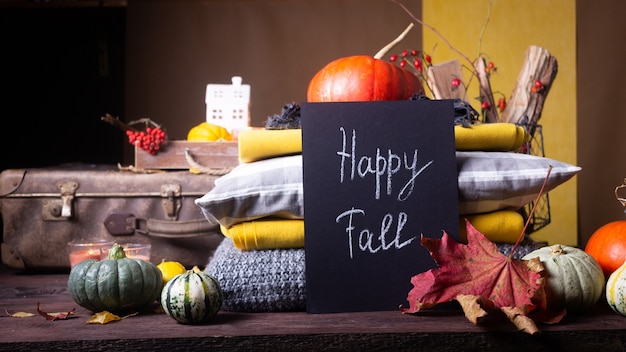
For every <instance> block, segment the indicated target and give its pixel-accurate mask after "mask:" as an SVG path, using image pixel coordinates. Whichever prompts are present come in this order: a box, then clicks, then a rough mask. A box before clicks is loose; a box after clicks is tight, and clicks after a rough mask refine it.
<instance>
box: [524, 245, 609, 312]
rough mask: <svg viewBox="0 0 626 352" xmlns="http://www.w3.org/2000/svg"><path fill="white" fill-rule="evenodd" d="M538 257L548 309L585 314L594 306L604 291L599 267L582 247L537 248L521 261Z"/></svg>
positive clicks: (555, 246) (557, 246)
mask: <svg viewBox="0 0 626 352" xmlns="http://www.w3.org/2000/svg"><path fill="white" fill-rule="evenodd" d="M535 257H539V260H541V263H542V264H543V266H544V267H545V269H546V286H545V288H546V298H547V304H548V308H550V309H552V310H560V309H563V308H565V309H567V312H568V313H569V312H577V311H584V310H587V309H590V308H591V307H593V306H594V305H595V304H596V303H597V302H598V300H599V299H600V297H601V296H602V292H603V290H604V283H605V281H604V273H603V272H602V268H601V267H600V264H598V262H597V261H596V260H595V259H593V257H592V256H591V255H589V254H587V253H585V251H583V250H582V249H580V248H576V247H571V246H565V245H560V244H555V245H552V246H545V247H542V248H539V249H536V250H534V251H532V252H530V253H528V254H527V255H525V256H524V257H523V258H522V259H524V260H529V259H531V258H535Z"/></svg>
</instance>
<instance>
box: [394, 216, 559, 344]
mask: <svg viewBox="0 0 626 352" xmlns="http://www.w3.org/2000/svg"><path fill="white" fill-rule="evenodd" d="M466 224H467V241H468V244H467V245H464V244H461V243H458V242H456V241H455V240H454V239H453V238H451V237H450V236H448V234H447V233H445V232H444V234H443V237H442V238H441V239H433V238H427V237H424V236H422V238H421V243H422V245H423V246H424V247H426V248H427V249H428V251H429V252H430V255H431V256H432V257H433V259H434V260H435V262H436V263H437V264H438V265H439V267H438V268H436V269H431V270H428V271H426V272H424V273H420V274H417V275H415V276H413V277H412V278H411V283H412V284H413V286H414V287H413V289H411V291H410V292H409V294H408V298H407V300H408V301H409V308H408V309H407V308H400V309H401V311H402V312H403V313H416V312H418V311H420V310H421V309H424V308H430V307H433V306H435V305H437V304H439V303H444V302H450V301H452V300H457V301H459V303H461V307H462V308H463V310H464V312H465V315H466V317H467V318H468V319H469V320H470V321H472V322H473V323H475V324H476V323H477V322H478V319H479V318H480V317H482V316H484V315H486V314H487V313H486V312H485V310H484V309H498V310H500V311H502V312H504V313H505V315H506V316H507V317H508V318H509V320H511V321H512V322H513V323H514V324H515V325H516V326H517V327H518V328H520V329H522V330H525V331H526V332H529V333H531V334H533V333H536V332H538V331H539V330H538V329H537V328H536V326H535V325H534V323H533V321H532V319H531V318H529V317H528V313H530V312H531V311H533V310H535V309H537V308H538V309H539V310H541V311H544V310H545V308H546V298H545V291H544V279H543V277H542V272H543V270H544V268H543V265H542V264H541V262H540V261H539V259H538V258H534V259H531V260H520V259H514V258H513V257H512V256H511V255H509V256H505V255H503V254H502V253H500V252H499V251H498V248H497V247H496V245H495V244H494V243H492V242H491V241H489V240H488V239H487V238H486V237H485V236H484V235H483V234H482V233H480V232H479V231H478V230H476V229H475V228H474V226H472V224H471V223H470V222H469V221H466ZM483 308H484V309H483ZM552 318H554V317H552ZM553 321H554V320H553Z"/></svg>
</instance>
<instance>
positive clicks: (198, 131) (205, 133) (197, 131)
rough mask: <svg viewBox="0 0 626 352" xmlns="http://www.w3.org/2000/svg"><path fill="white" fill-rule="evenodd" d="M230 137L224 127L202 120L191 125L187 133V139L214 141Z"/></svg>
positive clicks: (225, 139) (229, 138)
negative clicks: (197, 123)
mask: <svg viewBox="0 0 626 352" xmlns="http://www.w3.org/2000/svg"><path fill="white" fill-rule="evenodd" d="M232 139H233V137H232V135H231V134H230V133H229V132H228V130H227V129H226V128H224V127H222V126H219V125H215V124H212V123H208V122H202V123H200V124H199V125H196V126H194V127H192V128H191V129H190V130H189V132H188V133H187V140H188V141H200V142H214V141H230V140H232Z"/></svg>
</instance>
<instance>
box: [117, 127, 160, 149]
mask: <svg viewBox="0 0 626 352" xmlns="http://www.w3.org/2000/svg"><path fill="white" fill-rule="evenodd" d="M126 135H127V136H128V141H129V142H130V144H132V145H135V146H137V147H139V148H141V149H143V150H145V151H147V152H148V153H150V154H152V155H155V154H156V153H158V151H159V149H160V148H161V143H163V141H165V136H166V135H165V131H163V130H162V129H161V128H160V127H147V128H146V130H145V131H133V130H126Z"/></svg>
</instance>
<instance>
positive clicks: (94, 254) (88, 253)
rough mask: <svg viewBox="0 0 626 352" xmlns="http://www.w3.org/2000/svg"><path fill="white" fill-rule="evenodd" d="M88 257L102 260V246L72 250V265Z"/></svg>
mask: <svg viewBox="0 0 626 352" xmlns="http://www.w3.org/2000/svg"><path fill="white" fill-rule="evenodd" d="M87 259H96V260H100V248H91V249H87V250H83V251H72V252H70V267H71V268H73V267H74V266H76V264H78V263H80V262H82V261H83V260H87Z"/></svg>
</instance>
